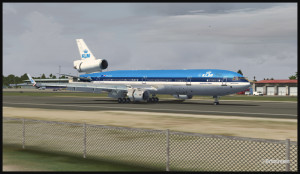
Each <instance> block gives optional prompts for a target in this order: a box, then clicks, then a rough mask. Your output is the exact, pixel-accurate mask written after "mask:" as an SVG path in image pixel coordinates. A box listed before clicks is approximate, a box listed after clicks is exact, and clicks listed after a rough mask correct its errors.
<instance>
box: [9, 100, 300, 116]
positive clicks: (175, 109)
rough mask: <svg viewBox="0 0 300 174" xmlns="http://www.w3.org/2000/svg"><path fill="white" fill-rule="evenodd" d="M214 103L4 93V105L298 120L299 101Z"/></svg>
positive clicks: (209, 101) (204, 101)
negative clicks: (139, 101)
mask: <svg viewBox="0 0 300 174" xmlns="http://www.w3.org/2000/svg"><path fill="white" fill-rule="evenodd" d="M220 103H221V104H220V105H217V106H215V105H213V103H212V100H190V101H184V102H180V101H178V100H177V101H176V100H172V99H171V100H169V99H168V100H167V99H165V100H161V101H160V102H159V103H135V104H132V103H126V104H119V103H117V101H116V100H114V99H110V98H88V97H41V96H39V97H37V96H3V106H4V107H5V106H9V107H25V108H45V109H63V110H84V111H90V110H91V111H96V110H124V111H144V112H164V113H184V114H205V115H212V116H213V115H227V116H244V117H260V118H288V119H297V116H298V114H297V103H296V102H254V101H225V100H224V101H222V100H220Z"/></svg>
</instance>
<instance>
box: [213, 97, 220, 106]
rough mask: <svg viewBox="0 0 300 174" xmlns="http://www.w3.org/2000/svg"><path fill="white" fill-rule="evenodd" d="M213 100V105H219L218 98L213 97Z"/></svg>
mask: <svg viewBox="0 0 300 174" xmlns="http://www.w3.org/2000/svg"><path fill="white" fill-rule="evenodd" d="M213 98H214V99H215V102H214V105H219V104H220V103H219V98H220V97H218V96H213Z"/></svg>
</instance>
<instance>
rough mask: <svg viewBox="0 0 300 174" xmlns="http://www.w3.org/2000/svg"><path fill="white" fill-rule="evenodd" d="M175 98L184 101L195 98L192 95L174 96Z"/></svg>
mask: <svg viewBox="0 0 300 174" xmlns="http://www.w3.org/2000/svg"><path fill="white" fill-rule="evenodd" d="M173 96H174V97H175V98H178V99H182V100H185V99H191V98H193V96H192V95H173Z"/></svg>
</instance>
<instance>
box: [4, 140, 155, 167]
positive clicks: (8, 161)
mask: <svg viewBox="0 0 300 174" xmlns="http://www.w3.org/2000/svg"><path fill="white" fill-rule="evenodd" d="M2 151H3V165H13V166H17V168H18V169H19V170H22V171H150V170H149V169H145V168H139V167H133V166H129V165H128V166H127V165H124V164H113V163H109V162H105V161H97V160H91V159H84V158H80V157H74V156H69V155H61V154H55V153H46V152H41V151H34V150H29V149H22V148H19V147H15V146H8V145H3V147H2Z"/></svg>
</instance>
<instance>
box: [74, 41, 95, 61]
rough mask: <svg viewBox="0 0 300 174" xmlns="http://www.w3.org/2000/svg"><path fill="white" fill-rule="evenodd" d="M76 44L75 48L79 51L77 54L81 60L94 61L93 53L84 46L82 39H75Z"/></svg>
mask: <svg viewBox="0 0 300 174" xmlns="http://www.w3.org/2000/svg"><path fill="white" fill-rule="evenodd" d="M76 42H77V46H78V49H79V54H80V57H81V60H85V59H86V60H87V59H90V60H95V59H96V58H95V56H94V55H93V53H92V52H91V51H90V49H89V48H88V47H87V45H86V44H85V42H84V41H83V39H76Z"/></svg>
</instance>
